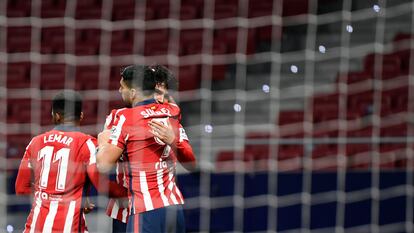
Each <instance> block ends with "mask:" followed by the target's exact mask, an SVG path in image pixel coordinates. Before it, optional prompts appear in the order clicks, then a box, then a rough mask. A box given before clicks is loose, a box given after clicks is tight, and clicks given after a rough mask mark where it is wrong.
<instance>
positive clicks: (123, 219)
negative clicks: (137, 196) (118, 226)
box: [122, 208, 128, 223]
mask: <svg viewBox="0 0 414 233" xmlns="http://www.w3.org/2000/svg"><path fill="white" fill-rule="evenodd" d="M127 217H128V208H124V210H123V211H122V222H124V223H126V222H127Z"/></svg>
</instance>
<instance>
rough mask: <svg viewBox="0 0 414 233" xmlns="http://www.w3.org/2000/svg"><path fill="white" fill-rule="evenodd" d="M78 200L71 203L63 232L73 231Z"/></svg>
mask: <svg viewBox="0 0 414 233" xmlns="http://www.w3.org/2000/svg"><path fill="white" fill-rule="evenodd" d="M75 207H76V201H71V202H70V204H69V209H68V213H67V214H66V220H65V227H64V228H63V232H72V224H73V216H74V215H75Z"/></svg>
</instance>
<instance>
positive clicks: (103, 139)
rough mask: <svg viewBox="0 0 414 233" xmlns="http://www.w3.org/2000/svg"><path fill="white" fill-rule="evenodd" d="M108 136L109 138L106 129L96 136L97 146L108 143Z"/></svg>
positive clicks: (108, 132)
mask: <svg viewBox="0 0 414 233" xmlns="http://www.w3.org/2000/svg"><path fill="white" fill-rule="evenodd" d="M109 136H111V131H110V130H108V129H106V130H104V131H102V132H100V133H99V134H98V144H99V145H105V144H107V143H108V141H109Z"/></svg>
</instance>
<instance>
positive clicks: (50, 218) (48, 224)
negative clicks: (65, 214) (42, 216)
mask: <svg viewBox="0 0 414 233" xmlns="http://www.w3.org/2000/svg"><path fill="white" fill-rule="evenodd" d="M58 206H59V201H51V202H50V206H49V213H48V214H47V216H46V220H45V225H44V227H43V233H51V232H52V228H53V223H54V222H55V216H56V212H57V209H58Z"/></svg>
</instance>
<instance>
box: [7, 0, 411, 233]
mask: <svg viewBox="0 0 414 233" xmlns="http://www.w3.org/2000/svg"><path fill="white" fill-rule="evenodd" d="M413 9H414V3H412V2H411V1H409V0H392V1H390V0H389V1H385V0H378V1H352V0H318V1H316V0H313V1H312V0H310V1H306V0H289V1H282V0H263V1H253V0H227V1H223V0H195V1H194V0H193V1H189V0H177V1H164V0H155V1H133V0H122V1H121V0H116V1H115V0H82V1H81V0H77V1H65V0H34V1H24V0H15V1H1V2H0V76H1V77H2V78H0V90H1V92H0V97H1V98H0V101H1V103H2V105H1V106H3V111H1V113H0V127H1V134H0V136H1V143H0V151H1V152H3V153H2V154H3V156H2V157H1V162H0V164H2V167H1V169H2V170H3V171H4V172H2V174H1V177H2V180H3V181H4V182H1V183H2V185H1V191H2V192H1V195H0V201H1V203H2V204H1V210H0V211H1V213H2V214H3V215H2V216H7V218H1V219H0V227H1V229H2V230H4V231H9V232H12V231H13V228H14V230H16V231H20V230H22V229H23V227H24V225H23V224H22V223H24V220H25V218H26V216H27V214H28V208H30V206H29V204H30V198H21V197H16V196H15V195H14V188H13V187H14V180H15V176H16V169H17V168H18V164H19V161H20V159H21V156H22V155H23V152H24V148H25V146H26V145H27V143H28V142H29V141H30V138H31V137H32V136H34V135H37V134H39V133H41V132H43V131H46V130H48V129H50V128H51V127H52V126H51V122H50V103H51V99H52V98H53V96H54V95H55V94H56V93H57V92H58V91H59V90H61V89H63V88H69V89H76V90H79V91H80V92H81V94H82V96H83V97H84V101H85V103H84V113H85V122H84V123H83V126H82V131H84V132H86V133H89V134H92V135H96V134H97V133H98V132H99V131H100V130H101V129H102V126H103V123H104V120H105V116H106V115H107V114H108V113H109V111H110V110H111V109H113V108H119V107H122V103H121V101H120V96H119V93H118V91H117V89H118V85H119V69H120V67H122V66H125V65H129V64H153V63H161V64H164V65H167V66H168V67H169V68H170V69H171V70H172V71H173V72H174V73H175V74H176V75H177V77H178V78H179V82H180V84H179V93H178V96H177V101H178V102H179V104H180V107H181V109H182V112H183V122H182V123H183V125H184V127H185V128H186V130H187V133H188V135H189V137H190V141H191V144H192V146H193V147H194V151H195V152H196V154H197V159H198V162H199V165H200V171H199V172H198V173H196V174H190V175H189V174H186V173H185V172H183V173H182V174H180V175H179V181H180V188H181V189H182V190H183V193H184V195H185V197H186V204H185V208H186V221H187V229H188V231H194V232H198V231H200V232H276V231H277V232H298V231H300V232H311V231H312V232H338V233H340V232H345V231H349V232H413V231H414V227H413V209H414V206H413V182H414V181H413V172H412V168H413V149H414V146H413V137H412V135H413V128H412V120H411V119H412V116H413V114H412V113H413V107H412V105H410V104H409V103H410V102H411V101H410V100H412V99H413V96H412V95H413V94H412V93H413V92H412V87H413V85H414V81H413V80H414V79H413V76H412V73H413V71H412V67H413V66H412V65H411V63H412V59H410V58H411V53H412V48H413V47H414V46H413V43H414V40H413V35H412V33H413V31H414V30H413V29H414V28H413V27H414V23H413V17H412V15H413ZM180 171H181V170H180ZM94 200H96V202H97V205H98V207H101V208H105V206H106V203H107V199H106V198H105V197H103V196H97V198H96V199H94ZM87 220H88V226H89V228H90V231H91V232H106V231H108V229H110V222H109V218H108V217H106V216H105V215H104V214H103V213H102V211H101V210H100V209H98V211H97V212H96V213H92V214H90V215H88V216H87ZM10 227H12V228H10Z"/></svg>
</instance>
